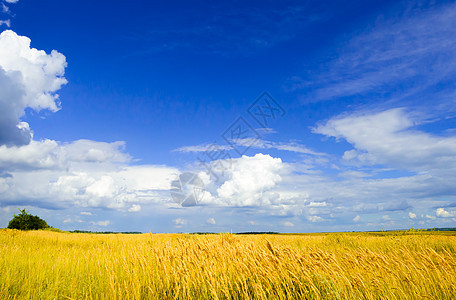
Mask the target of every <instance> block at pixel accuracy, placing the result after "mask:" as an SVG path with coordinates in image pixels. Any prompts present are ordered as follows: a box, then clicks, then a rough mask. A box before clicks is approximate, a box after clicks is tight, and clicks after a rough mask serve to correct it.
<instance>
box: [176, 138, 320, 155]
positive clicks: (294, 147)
mask: <svg viewBox="0 0 456 300" xmlns="http://www.w3.org/2000/svg"><path fill="white" fill-rule="evenodd" d="M233 142H234V143H235V144H236V145H238V146H241V147H249V148H252V149H277V150H282V151H289V152H295V153H300V154H309V155H322V156H323V155H325V154H324V153H317V152H314V151H312V150H310V149H308V148H307V147H306V146H304V145H301V144H299V143H297V142H289V143H276V142H272V141H266V140H262V139H255V138H245V139H236V140H234V141H233ZM230 150H233V147H232V146H229V145H218V144H216V143H213V144H200V145H194V146H184V147H180V148H177V149H174V150H173V151H176V152H182V153H188V152H196V153H198V152H206V151H208V152H213V151H230Z"/></svg>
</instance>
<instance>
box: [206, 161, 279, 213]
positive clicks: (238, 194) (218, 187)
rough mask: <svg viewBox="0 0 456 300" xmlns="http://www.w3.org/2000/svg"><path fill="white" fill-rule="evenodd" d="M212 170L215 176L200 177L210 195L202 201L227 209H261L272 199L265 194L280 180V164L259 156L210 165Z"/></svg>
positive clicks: (216, 162) (215, 162)
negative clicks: (250, 207) (260, 206)
mask: <svg viewBox="0 0 456 300" xmlns="http://www.w3.org/2000/svg"><path fill="white" fill-rule="evenodd" d="M211 167H212V168H211V172H212V173H213V175H214V176H212V177H205V176H202V179H203V181H206V189H207V190H208V192H209V193H210V195H208V197H204V198H203V202H205V203H211V204H218V205H227V206H249V205H253V206H256V205H262V204H265V203H266V202H268V201H269V200H268V198H269V197H271V196H272V195H270V194H268V191H269V190H271V189H272V188H274V187H275V186H276V185H277V184H278V183H279V182H280V181H281V180H282V178H281V176H280V172H281V170H282V169H283V163H282V160H281V159H280V158H273V157H271V156H270V155H264V154H261V153H258V154H256V155H255V156H246V155H243V156H242V157H240V158H237V159H229V160H217V161H213V162H212V163H211Z"/></svg>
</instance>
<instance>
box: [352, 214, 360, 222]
mask: <svg viewBox="0 0 456 300" xmlns="http://www.w3.org/2000/svg"><path fill="white" fill-rule="evenodd" d="M360 219H361V217H360V216H359V215H357V216H356V217H354V218H353V221H355V222H358V221H359V220H360Z"/></svg>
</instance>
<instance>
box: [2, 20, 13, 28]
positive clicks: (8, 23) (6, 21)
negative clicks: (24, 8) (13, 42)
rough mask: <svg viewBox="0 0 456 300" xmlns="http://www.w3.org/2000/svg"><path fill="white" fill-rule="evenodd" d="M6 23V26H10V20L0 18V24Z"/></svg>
mask: <svg viewBox="0 0 456 300" xmlns="http://www.w3.org/2000/svg"><path fill="white" fill-rule="evenodd" d="M2 25H6V27H11V20H10V19H8V20H0V26H2Z"/></svg>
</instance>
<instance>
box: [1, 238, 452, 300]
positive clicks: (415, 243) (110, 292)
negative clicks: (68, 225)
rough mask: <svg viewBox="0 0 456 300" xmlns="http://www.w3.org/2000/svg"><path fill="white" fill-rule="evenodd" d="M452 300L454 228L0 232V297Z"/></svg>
mask: <svg viewBox="0 0 456 300" xmlns="http://www.w3.org/2000/svg"><path fill="white" fill-rule="evenodd" d="M14 298H16V299H83V298H84V299H86V298H89V299H92V298H94V299H188V298H193V299H455V298H456V236H455V232H444V233H441V232H414V231H412V232H388V233H381V232H378V233H342V234H337V233H334V234H307V235H306V234H300V235H292V234H288V235H232V234H218V235H190V234H141V235H121V234H106V235H103V234H100V235H91V234H79V233H62V232H52V231H28V232H21V231H15V230H0V299H14Z"/></svg>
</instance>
